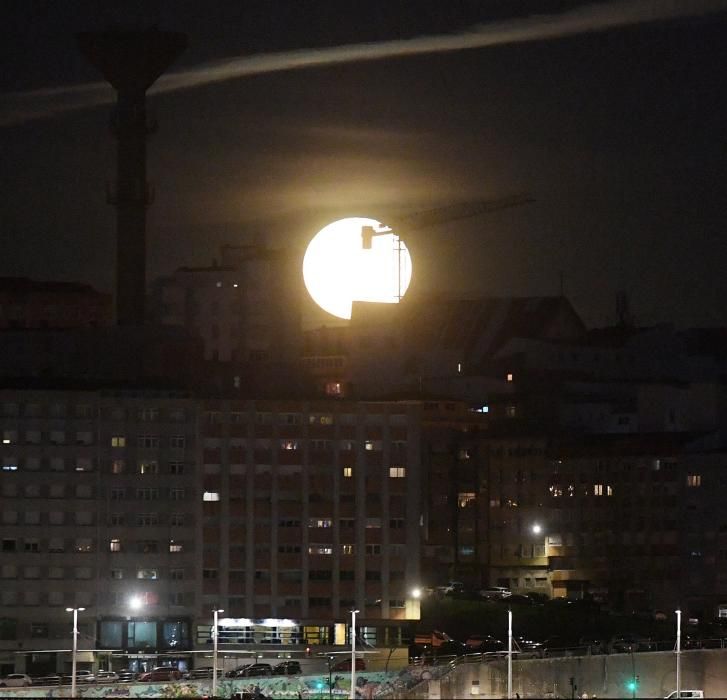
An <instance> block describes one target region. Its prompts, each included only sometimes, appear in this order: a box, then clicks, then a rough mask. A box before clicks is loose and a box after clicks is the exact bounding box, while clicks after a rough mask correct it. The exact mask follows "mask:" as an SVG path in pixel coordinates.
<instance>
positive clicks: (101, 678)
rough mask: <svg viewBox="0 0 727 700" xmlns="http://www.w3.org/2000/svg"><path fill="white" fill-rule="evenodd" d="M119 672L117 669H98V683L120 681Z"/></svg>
mask: <svg viewBox="0 0 727 700" xmlns="http://www.w3.org/2000/svg"><path fill="white" fill-rule="evenodd" d="M118 681H119V674H118V673H116V671H96V683H118Z"/></svg>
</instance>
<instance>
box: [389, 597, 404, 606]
mask: <svg viewBox="0 0 727 700" xmlns="http://www.w3.org/2000/svg"><path fill="white" fill-rule="evenodd" d="M389 607H390V608H405V607H406V602H405V601H404V599H403V598H395V599H394V600H390V601H389Z"/></svg>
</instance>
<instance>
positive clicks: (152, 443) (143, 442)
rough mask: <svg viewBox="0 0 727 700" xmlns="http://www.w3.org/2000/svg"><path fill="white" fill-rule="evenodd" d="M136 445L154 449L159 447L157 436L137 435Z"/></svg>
mask: <svg viewBox="0 0 727 700" xmlns="http://www.w3.org/2000/svg"><path fill="white" fill-rule="evenodd" d="M137 445H138V446H139V447H145V448H147V449H155V448H157V447H159V436H158V435H139V437H138V438H137Z"/></svg>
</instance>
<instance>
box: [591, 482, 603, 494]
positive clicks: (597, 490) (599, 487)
mask: <svg viewBox="0 0 727 700" xmlns="http://www.w3.org/2000/svg"><path fill="white" fill-rule="evenodd" d="M593 495H594V496H603V484H593Z"/></svg>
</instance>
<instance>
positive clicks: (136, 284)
mask: <svg viewBox="0 0 727 700" xmlns="http://www.w3.org/2000/svg"><path fill="white" fill-rule="evenodd" d="M77 40H78V46H79V49H80V50H81V53H82V54H83V55H84V56H85V57H86V58H87V59H88V60H89V61H90V62H91V63H92V64H93V65H94V66H95V67H96V68H97V69H98V70H99V71H101V73H102V74H103V76H104V78H105V79H106V80H107V81H108V82H109V83H111V85H112V86H113V87H114V89H115V90H116V93H117V106H116V110H115V112H114V114H113V116H112V119H111V129H112V131H113V132H114V134H115V136H116V138H117V140H118V156H117V159H118V162H117V181H116V184H115V187H112V188H111V189H110V191H109V202H110V203H111V204H114V205H115V206H116V322H117V323H118V324H119V325H127V326H128V325H141V324H142V323H143V322H144V297H145V292H146V207H147V206H148V205H149V204H150V203H151V199H152V197H151V190H150V188H149V185H148V184H147V181H146V139H147V136H148V135H149V134H150V133H151V132H152V131H154V128H155V125H154V124H153V122H152V121H150V120H149V119H147V114H146V91H147V90H148V89H149V88H150V87H151V85H152V84H153V83H154V81H155V80H156V79H157V78H158V77H159V76H160V75H162V73H164V71H165V70H166V69H167V68H168V67H169V65H170V64H171V63H172V62H173V61H174V60H175V59H176V58H177V57H178V56H179V55H180V54H181V53H182V52H183V51H184V49H185V48H186V46H187V37H186V36H185V35H184V34H179V33H176V32H162V31H159V30H158V29H156V28H152V29H147V30H143V31H138V30H125V29H124V30H117V29H110V30H107V31H103V32H84V33H81V34H79V35H78V37H77Z"/></svg>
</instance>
